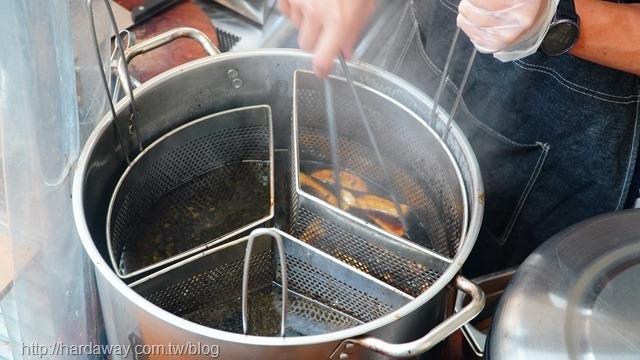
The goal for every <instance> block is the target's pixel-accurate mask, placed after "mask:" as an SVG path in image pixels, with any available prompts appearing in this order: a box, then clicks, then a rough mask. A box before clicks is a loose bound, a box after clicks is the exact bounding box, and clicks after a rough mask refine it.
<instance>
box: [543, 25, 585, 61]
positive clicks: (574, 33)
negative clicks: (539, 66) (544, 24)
mask: <svg viewBox="0 0 640 360" xmlns="http://www.w3.org/2000/svg"><path fill="white" fill-rule="evenodd" d="M578 32H579V30H578V25H577V24H576V23H575V22H573V21H570V20H561V21H559V22H557V23H555V24H552V25H551V27H550V28H549V31H548V32H547V35H546V36H545V37H544V40H542V45H541V46H542V51H544V53H545V54H547V55H561V54H564V53H566V52H567V51H569V50H570V49H571V48H572V47H573V45H575V43H576V42H577V41H578Z"/></svg>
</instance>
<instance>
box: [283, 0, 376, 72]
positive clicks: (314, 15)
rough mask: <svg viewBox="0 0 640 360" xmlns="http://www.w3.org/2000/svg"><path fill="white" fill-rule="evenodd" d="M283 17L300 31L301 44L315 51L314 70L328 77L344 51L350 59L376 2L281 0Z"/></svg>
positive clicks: (299, 40)
mask: <svg viewBox="0 0 640 360" xmlns="http://www.w3.org/2000/svg"><path fill="white" fill-rule="evenodd" d="M278 3H279V5H280V9H281V11H282V13H283V14H285V15H286V16H287V17H289V18H290V19H291V22H292V23H293V25H294V26H295V27H297V28H298V29H299V34H298V45H299V46H300V48H301V49H303V50H308V51H312V52H313V71H314V72H315V73H316V75H317V76H319V77H325V76H327V74H329V72H330V71H331V67H332V65H333V59H335V57H336V55H337V54H338V52H340V51H342V53H343V54H344V56H345V58H347V59H349V58H351V55H352V54H353V48H354V46H355V43H356V41H357V40H358V37H359V36H360V32H361V31H362V29H363V28H364V26H365V25H366V23H367V20H368V18H369V17H370V16H371V14H372V13H373V11H374V10H375V6H376V0H278Z"/></svg>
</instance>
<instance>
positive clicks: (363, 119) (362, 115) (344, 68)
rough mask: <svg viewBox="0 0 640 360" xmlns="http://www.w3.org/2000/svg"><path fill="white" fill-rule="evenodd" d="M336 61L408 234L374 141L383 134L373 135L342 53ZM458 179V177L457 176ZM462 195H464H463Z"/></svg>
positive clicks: (393, 186)
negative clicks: (338, 62)
mask: <svg viewBox="0 0 640 360" xmlns="http://www.w3.org/2000/svg"><path fill="white" fill-rule="evenodd" d="M338 60H339V61H340V66H341V67H342V72H343V73H344V76H345V77H346V79H347V84H349V89H350V90H351V94H352V95H353V100H354V104H355V106H356V109H357V110H358V117H359V118H360V121H361V122H362V126H363V127H364V129H365V130H366V131H367V137H368V138H369V143H370V145H371V149H372V150H373V153H374V155H375V159H376V161H377V163H378V166H379V167H380V170H382V171H381V172H382V175H383V179H384V184H385V185H386V186H387V188H388V190H389V197H390V198H391V201H393V206H394V207H395V209H396V212H397V213H398V218H399V219H400V224H401V225H402V229H403V230H404V231H405V232H408V230H409V227H408V226H407V220H406V219H405V216H404V215H403V214H402V210H401V209H400V205H399V203H398V198H397V196H396V189H395V184H394V182H393V181H391V175H390V174H389V170H388V168H387V165H386V164H385V160H384V157H383V156H382V154H381V153H380V148H379V147H378V140H377V139H376V136H382V135H383V134H380V133H379V134H375V133H374V131H373V129H372V128H371V124H370V123H369V119H368V118H367V115H366V114H365V111H364V109H363V108H362V101H360V96H358V92H357V91H356V87H355V85H354V84H353V79H351V73H350V72H349V67H348V66H347V63H346V61H345V59H344V55H343V54H342V52H340V53H338ZM452 163H455V162H452ZM458 178H460V176H459V175H458ZM462 194H463V195H464V193H462ZM466 205H467V204H466V199H465V201H464V206H465V207H466Z"/></svg>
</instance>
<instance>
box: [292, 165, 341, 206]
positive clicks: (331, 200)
mask: <svg viewBox="0 0 640 360" xmlns="http://www.w3.org/2000/svg"><path fill="white" fill-rule="evenodd" d="M300 185H301V186H302V188H303V190H305V191H307V192H309V193H310V194H312V195H314V196H316V197H318V198H319V199H321V200H324V201H326V202H327V203H328V204H329V205H332V206H338V198H337V197H336V196H335V195H334V194H333V193H332V192H331V191H329V190H328V189H327V188H325V187H324V186H322V184H320V183H319V182H317V181H316V180H314V179H313V178H312V177H311V176H309V175H307V174H305V173H302V172H301V173H300Z"/></svg>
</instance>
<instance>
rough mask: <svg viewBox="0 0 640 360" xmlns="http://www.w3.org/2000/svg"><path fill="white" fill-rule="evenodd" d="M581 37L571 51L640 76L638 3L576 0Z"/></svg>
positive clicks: (639, 8)
mask: <svg viewBox="0 0 640 360" xmlns="http://www.w3.org/2000/svg"><path fill="white" fill-rule="evenodd" d="M575 6H576V12H577V13H578V15H579V16H580V37H579V38H578V42H577V43H576V45H575V46H574V47H573V48H572V49H571V50H570V51H569V53H570V54H572V55H574V56H577V57H580V58H582V59H585V60H588V61H591V62H594V63H597V64H600V65H603V66H607V67H610V68H614V69H618V70H622V71H626V72H629V73H632V74H635V75H638V76H640V4H619V3H614V2H608V1H602V0H575Z"/></svg>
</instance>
